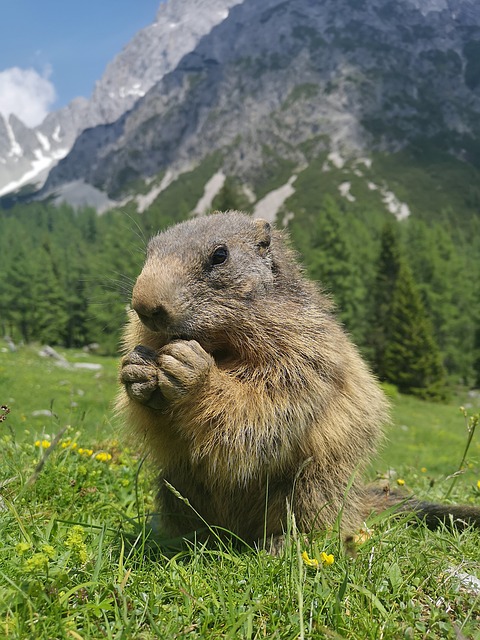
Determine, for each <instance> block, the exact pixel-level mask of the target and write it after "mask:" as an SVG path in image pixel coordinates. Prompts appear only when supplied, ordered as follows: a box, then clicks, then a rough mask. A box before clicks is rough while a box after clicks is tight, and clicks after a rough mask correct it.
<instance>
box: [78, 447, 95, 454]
mask: <svg viewBox="0 0 480 640" xmlns="http://www.w3.org/2000/svg"><path fill="white" fill-rule="evenodd" d="M78 453H79V454H80V455H81V456H91V455H92V453H93V449H83V448H82V447H80V449H79V450H78Z"/></svg>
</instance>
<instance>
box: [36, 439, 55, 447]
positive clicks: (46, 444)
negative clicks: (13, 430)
mask: <svg viewBox="0 0 480 640" xmlns="http://www.w3.org/2000/svg"><path fill="white" fill-rule="evenodd" d="M35 446H36V447H42V449H48V447H51V446H52V443H51V442H50V440H35Z"/></svg>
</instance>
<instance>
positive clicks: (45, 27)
mask: <svg viewBox="0 0 480 640" xmlns="http://www.w3.org/2000/svg"><path fill="white" fill-rule="evenodd" d="M159 5H160V0H4V2H2V3H1V9H0V20H1V25H2V29H1V31H2V33H1V36H0V112H3V113H4V114H5V112H6V111H11V112H12V111H15V110H17V111H19V112H20V113H18V112H17V115H19V117H22V114H23V116H24V117H23V119H24V120H30V121H31V122H28V124H35V120H38V119H40V118H41V117H42V109H43V111H50V110H54V109H57V108H59V107H61V106H64V105H65V104H67V103H68V102H69V101H70V100H71V99H72V98H74V97H76V96H80V95H81V96H85V97H89V96H90V94H91V92H92V89H93V86H94V84H95V81H96V80H97V79H98V78H100V76H101V75H102V73H103V70H104V69H105V66H106V65H107V63H108V62H109V61H110V60H111V59H112V58H113V57H114V56H115V54H116V53H118V52H119V51H120V50H121V48H122V47H123V46H124V45H125V44H126V43H127V42H128V41H129V40H130V39H131V37H132V36H133V35H134V34H135V33H136V32H137V31H138V30H139V29H141V28H142V27H145V26H147V25H148V24H150V23H152V22H153V20H154V18H155V14H156V12H157V9H158V7H159ZM15 68H17V70H16V71H13V69H15ZM28 70H30V71H28ZM32 70H33V72H32ZM36 99H38V104H37V105H34V104H33V102H32V101H35V100H36ZM29 102H30V110H29V109H28V107H29ZM34 107H37V108H36V109H34Z"/></svg>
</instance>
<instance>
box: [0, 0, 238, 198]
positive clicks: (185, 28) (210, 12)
mask: <svg viewBox="0 0 480 640" xmlns="http://www.w3.org/2000/svg"><path fill="white" fill-rule="evenodd" d="M237 2H239V0H189V2H188V11H185V3H184V2H182V0H168V1H167V2H163V3H162V4H160V7H159V9H158V12H157V15H156V19H155V21H154V22H153V24H151V25H149V26H148V27H146V28H145V29H142V30H141V31H139V32H138V33H137V34H136V35H135V37H134V38H133V39H132V40H131V41H130V42H129V43H128V44H127V45H126V46H125V48H124V49H123V50H122V51H121V52H120V53H119V54H118V56H116V57H115V59H114V60H113V61H112V62H111V63H110V64H109V65H108V66H107V68H106V70H105V73H104V74H103V76H102V78H101V79H100V80H99V81H98V82H97V84H96V85H95V89H94V91H93V94H92V96H91V98H90V100H86V99H84V98H77V99H75V100H73V101H72V102H71V103H70V104H69V105H67V106H66V107H65V108H63V109H60V110H58V111H56V112H53V113H51V114H49V115H48V116H47V117H46V119H45V120H44V122H42V124H40V125H39V126H37V127H35V128H29V127H27V126H25V125H24V124H23V123H22V122H21V121H20V120H19V119H18V118H16V117H15V116H11V117H10V118H9V119H8V120H7V119H5V118H4V117H3V116H1V115H0V196H1V195H4V194H6V193H9V192H11V191H14V190H16V189H18V188H19V187H21V186H23V185H25V184H29V183H31V182H33V183H34V184H37V185H38V184H42V183H43V180H44V179H45V177H46V175H47V173H48V170H50V169H51V168H52V166H54V165H55V164H56V162H57V161H58V160H59V159H60V158H63V157H64V156H65V155H66V154H67V153H68V152H69V150H70V149H71V147H72V145H73V143H74V141H75V139H76V138H77V136H78V135H79V134H80V133H81V132H82V131H83V130H84V129H87V128H90V127H96V126H98V125H103V124H106V123H111V122H114V121H115V120H116V119H117V118H119V117H120V116H121V115H122V114H123V113H125V112H126V111H128V110H129V109H131V108H132V106H133V105H134V104H135V102H136V101H137V100H138V99H139V98H140V97H142V96H144V95H145V94H146V93H147V92H148V90H149V89H150V88H151V87H152V86H154V85H155V84H156V83H157V82H158V81H159V80H160V79H161V78H162V77H163V76H164V75H165V74H166V73H167V72H169V71H171V70H172V69H174V68H175V67H176V65H177V64H178V62H179V61H180V59H181V58H182V56H183V55H185V54H186V53H187V52H189V51H191V50H192V49H194V47H195V46H196V45H197V43H198V42H199V40H200V38H201V37H202V36H203V35H205V34H207V33H209V31H210V30H211V29H212V27H213V26H214V25H216V24H217V23H218V22H221V21H222V20H224V19H225V18H226V17H227V15H228V11H229V9H230V7H232V6H233V5H235V4H236V3H237Z"/></svg>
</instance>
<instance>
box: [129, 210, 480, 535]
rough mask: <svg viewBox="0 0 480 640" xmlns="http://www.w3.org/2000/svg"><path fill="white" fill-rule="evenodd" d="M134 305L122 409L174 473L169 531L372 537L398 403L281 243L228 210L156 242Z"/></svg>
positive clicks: (166, 497) (163, 490) (167, 489)
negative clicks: (375, 460) (369, 482)
mask: <svg viewBox="0 0 480 640" xmlns="http://www.w3.org/2000/svg"><path fill="white" fill-rule="evenodd" d="M132 307H133V310H132V311H131V313H130V318H129V322H128V325H127V327H126V331H125V336H124V349H125V353H126V354H127V355H125V357H124V358H123V360H122V366H121V372H120V379H121V382H122V385H123V389H122V392H121V394H120V396H119V398H118V409H119V410H120V411H121V412H122V413H124V414H125V416H126V420H127V422H128V423H129V425H131V426H132V427H133V429H134V430H135V433H136V434H137V437H138V439H139V441H144V442H145V444H146V446H147V447H148V449H149V450H150V451H151V454H152V456H153V457H154V459H155V460H156V463H157V464H158V466H159V468H160V469H161V470H162V471H161V482H160V490H159V506H160V510H161V518H162V525H163V528H164V530H165V531H166V532H168V533H169V534H170V535H172V536H176V535H178V536H185V535H187V534H189V533H191V532H193V531H196V532H197V534H198V535H200V532H201V531H204V530H205V527H206V524H208V525H210V526H213V527H218V528H219V529H221V530H227V531H229V532H232V533H233V534H234V535H236V536H238V537H239V538H240V539H242V540H244V541H245V542H247V543H250V544H252V543H253V544H255V543H257V542H258V541H262V540H265V539H269V540H271V539H281V536H282V534H283V533H284V532H285V530H286V528H287V519H288V513H289V512H291V513H293V514H294V516H295V520H296V524H297V527H298V528H299V530H301V531H303V532H307V533H308V532H310V531H312V530H315V529H325V528H327V527H332V526H333V525H334V524H335V522H336V520H337V518H338V517H339V513H341V525H342V530H343V531H344V532H345V533H347V534H348V533H353V532H354V531H355V530H357V529H358V528H359V527H360V526H361V524H362V522H363V520H364V518H365V517H366V516H367V515H368V511H369V510H370V507H371V495H370V494H369V492H368V491H367V490H366V489H365V487H364V485H363V484H362V479H361V475H362V472H363V471H364V470H365V467H366V466H367V465H368V463H369V462H370V461H371V459H372V456H373V455H374V453H375V451H376V449H377V445H378V443H379V441H380V440H381V438H382V431H383V425H384V424H385V423H386V422H387V420H388V404H387V401H386V400H385V398H384V395H383V393H382V391H381V390H380V388H379V385H378V384H377V381H376V379H375V378H374V376H373V375H372V373H371V372H370V371H369V369H368V367H367V365H366V364H365V363H364V361H363V360H362V358H361V357H360V355H359V353H358V351H357V349H356V347H355V346H354V345H353V344H352V342H351V340H350V339H349V337H348V336H347V334H346V332H345V331H344V330H343V328H342V326H341V325H340V324H339V322H338V321H337V320H336V319H335V316H334V314H333V309H332V304H331V301H330V299H329V298H328V297H327V296H325V295H324V294H322V292H321V291H320V290H319V289H318V288H317V286H316V285H315V284H313V283H312V282H310V281H309V280H307V279H306V277H304V275H303V272H302V268H301V267H300V266H299V264H298V262H297V259H296V256H295V254H294V252H293V251H292V250H291V249H290V248H289V246H288V244H287V243H286V241H285V237H284V234H283V233H282V232H281V231H279V230H275V229H272V227H271V225H270V224H269V223H268V222H266V221H264V220H253V219H252V218H251V217H250V216H248V215H245V214H242V213H239V212H227V213H216V214H214V215H210V216H205V217H199V218H194V219H191V220H188V221H186V222H182V223H180V224H178V225H176V226H174V227H172V228H170V229H168V230H166V231H165V232H163V233H160V234H159V235H157V236H156V237H154V238H153V239H152V240H151V241H150V243H149V244H148V249H147V256H146V262H145V266H144V268H143V270H142V272H141V274H140V276H139V277H138V279H137V281H136V284H135V286H134V289H133V295H132ZM165 481H166V482H165ZM169 485H171V486H173V487H174V488H175V489H176V490H177V492H178V493H179V494H181V496H183V497H184V498H185V499H187V500H188V502H189V504H186V502H185V500H181V499H179V497H178V495H175V493H174V492H172V490H171V486H169ZM417 508H418V509H419V510H421V509H422V505H417ZM477 518H478V514H477ZM478 520H479V522H480V518H478Z"/></svg>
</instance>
